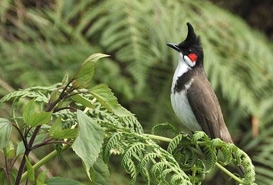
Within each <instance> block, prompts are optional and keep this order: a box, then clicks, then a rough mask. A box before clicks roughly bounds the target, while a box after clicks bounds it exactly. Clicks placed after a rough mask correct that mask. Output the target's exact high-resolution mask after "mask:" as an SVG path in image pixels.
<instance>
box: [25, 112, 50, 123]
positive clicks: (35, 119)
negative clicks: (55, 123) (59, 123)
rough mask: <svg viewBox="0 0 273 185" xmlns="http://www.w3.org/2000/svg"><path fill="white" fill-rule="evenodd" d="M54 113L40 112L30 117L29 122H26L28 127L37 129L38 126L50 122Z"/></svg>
mask: <svg viewBox="0 0 273 185" xmlns="http://www.w3.org/2000/svg"><path fill="white" fill-rule="evenodd" d="M51 116H52V112H39V113H34V114H32V115H30V117H29V119H28V120H29V122H26V124H27V125H29V126H32V127H36V126H38V125H43V124H46V123H48V122H50V120H51Z"/></svg>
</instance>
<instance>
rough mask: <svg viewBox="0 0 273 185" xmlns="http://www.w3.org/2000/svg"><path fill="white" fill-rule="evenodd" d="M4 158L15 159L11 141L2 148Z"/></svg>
mask: <svg viewBox="0 0 273 185" xmlns="http://www.w3.org/2000/svg"><path fill="white" fill-rule="evenodd" d="M4 152H5V156H6V157H7V158H8V159H12V158H14V157H15V148H14V144H13V143H12V141H9V144H8V145H7V146H6V147H5V148H4Z"/></svg>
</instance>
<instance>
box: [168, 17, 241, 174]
mask: <svg viewBox="0 0 273 185" xmlns="http://www.w3.org/2000/svg"><path fill="white" fill-rule="evenodd" d="M187 27H188V34H187V37H186V39H185V40H184V41H182V42H181V43H180V44H174V43H168V44H167V45H168V46H169V47H171V48H172V49H174V50H176V51H177V52H178V53H179V61H178V65H177V68H176V70H175V72H174V75H173V80H172V86H171V104H172V107H173V110H174V112H175V114H176V115H177V117H178V119H179V120H180V121H181V122H182V123H183V124H184V125H185V126H186V127H187V128H188V129H190V130H191V131H204V132H205V133H206V134H207V135H208V136H209V137H210V138H212V139H214V138H220V139H221V140H222V141H224V142H226V143H232V144H233V140H232V138H231V135H230V133H229V131H228V128H227V126H226V124H225V121H224V117H223V114H222V111H221V107H220V104H219V101H218V98H217V96H216V94H215V92H214V91H213V88H212V86H211V84H210V82H209V80H208V78H207V76H206V73H205V70H204V52H203V48H202V44H201V39H200V36H197V35H196V34H195V32H194V29H193V27H192V25H191V24H190V23H189V22H187ZM232 156H233V157H234V158H235V154H234V153H232ZM238 172H239V174H240V176H244V174H245V171H244V168H243V166H238Z"/></svg>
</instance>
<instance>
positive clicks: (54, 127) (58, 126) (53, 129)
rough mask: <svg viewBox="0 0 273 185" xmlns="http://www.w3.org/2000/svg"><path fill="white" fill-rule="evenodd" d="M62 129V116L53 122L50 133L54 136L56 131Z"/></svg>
mask: <svg viewBox="0 0 273 185" xmlns="http://www.w3.org/2000/svg"><path fill="white" fill-rule="evenodd" d="M61 129H62V118H61V117H58V118H57V119H56V121H55V122H54V123H53V124H52V126H51V128H50V130H49V132H48V133H49V135H50V136H52V137H53V135H54V132H56V130H61Z"/></svg>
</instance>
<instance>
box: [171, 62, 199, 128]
mask: <svg viewBox="0 0 273 185" xmlns="http://www.w3.org/2000/svg"><path fill="white" fill-rule="evenodd" d="M188 70H191V69H190V67H189V66H188V65H187V64H186V63H185V61H184V60H183V57H180V61H179V63H178V66H177V68H176V70H175V73H174V76H173V82H172V89H171V103H172V107H173V110H174V112H175V114H176V116H177V117H178V118H179V120H180V121H182V123H183V124H184V125H185V126H186V127H187V128H189V129H190V130H192V131H198V130H202V129H201V127H200V125H199V124H198V122H197V120H196V118H195V116H194V114H193V112H192V109H191V107H190V104H189V102H188V99H187V95H186V93H187V89H188V88H190V86H191V84H192V83H193V79H192V80H191V81H190V82H189V83H187V84H185V88H184V90H182V91H180V92H174V87H175V84H176V81H177V80H178V78H179V77H180V76H182V75H183V74H184V73H186V72H187V71H188Z"/></svg>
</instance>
